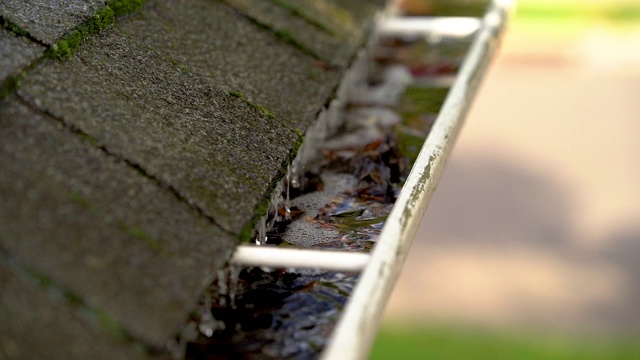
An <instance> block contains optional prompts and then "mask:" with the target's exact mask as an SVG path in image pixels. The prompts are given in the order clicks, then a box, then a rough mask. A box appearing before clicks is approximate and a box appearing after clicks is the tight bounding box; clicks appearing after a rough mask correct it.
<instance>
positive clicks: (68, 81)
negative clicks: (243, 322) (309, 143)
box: [0, 0, 380, 359]
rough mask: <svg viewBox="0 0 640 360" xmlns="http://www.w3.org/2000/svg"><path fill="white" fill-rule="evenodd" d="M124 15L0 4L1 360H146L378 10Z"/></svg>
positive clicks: (220, 259) (200, 285) (197, 0)
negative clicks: (0, 97) (18, 359)
mask: <svg viewBox="0 0 640 360" xmlns="http://www.w3.org/2000/svg"><path fill="white" fill-rule="evenodd" d="M138 3H140V1H136V0H131V1H125V0H113V1H108V2H105V1H95V0H94V1H85V0H77V1H76V0H73V1H49V0H47V1H32V2H23V1H13V0H1V1H0V20H1V21H0V24H2V25H3V26H2V27H0V55H1V56H0V85H1V90H2V91H0V95H2V96H3V99H1V100H0V167H1V171H0V280H1V281H0V358H5V357H6V358H9V359H12V358H45V357H46V358H64V359H67V358H118V359H122V358H140V357H145V356H149V355H151V354H158V353H159V352H162V351H163V350H164V347H165V344H166V343H167V341H168V340H169V339H171V338H172V337H173V336H175V335H176V334H177V333H178V332H179V331H180V328H181V326H182V324H183V323H184V321H185V319H186V318H187V316H188V314H189V312H190V311H191V310H192V309H193V307H194V306H195V303H196V301H197V299H198V295H199V294H200V293H201V292H202V291H203V289H204V288H205V287H206V286H207V285H208V284H210V283H211V282H212V280H214V277H215V274H216V270H217V269H220V268H221V267H222V266H224V264H225V262H226V261H227V260H228V259H229V257H230V255H231V253H232V251H233V248H234V246H235V244H237V242H238V241H241V240H247V239H248V236H249V235H250V234H251V233H252V230H253V227H254V225H255V221H256V219H257V218H258V217H259V216H260V215H261V212H263V211H264V204H265V202H266V201H267V199H268V196H269V194H270V193H271V191H272V190H273V188H274V185H275V183H276V182H277V181H278V180H279V179H280V178H281V177H282V176H283V174H284V171H285V167H286V165H287V164H288V162H289V161H290V160H291V159H292V158H293V156H294V155H295V153H296V151H297V148H298V146H299V144H300V141H301V140H302V133H303V132H304V131H305V130H306V129H307V128H308V126H309V125H310V124H311V123H312V122H313V121H314V120H315V118H316V115H317V114H318V113H319V112H320V111H321V109H322V108H323V107H324V106H325V104H326V103H328V101H330V100H331V98H332V96H334V92H335V89H336V86H337V84H338V81H339V79H340V77H341V75H342V74H343V73H344V71H345V69H346V67H347V65H348V64H349V62H350V60H351V59H352V58H353V56H354V55H355V53H356V52H357V50H358V48H359V47H360V46H361V45H362V44H363V42H364V40H365V39H366V33H367V29H368V26H369V24H370V20H371V18H372V16H373V14H374V12H375V10H376V9H377V7H378V6H379V5H380V4H379V3H380V1H378V2H377V3H376V4H374V3H373V2H370V1H365V0H357V1H337V0H316V1H310V2H309V3H308V4H305V5H301V3H299V2H296V1H284V0H269V1H267V0H260V1H258V0H255V1H252V0H246V1H245V0H229V1H225V2H220V1H205V0H190V1H186V0H184V1H179V0H166V1H160V0H158V1H148V2H145V3H144V6H142V8H140V9H139V10H136V11H134V12H133V13H131V14H127V15H123V10H122V9H129V8H135V7H136V5H138ZM105 14H106V15H105ZM109 14H110V15H109ZM114 14H115V15H119V16H118V17H115V18H110V17H109V16H113V15H114ZM105 16H106V17H105ZM98 17H101V18H98ZM114 20H115V22H114V23H113V24H111V23H110V21H114ZM79 29H80V30H79ZM62 45H64V47H63V46H62ZM62 48H64V51H60V49H62ZM67 56H69V57H67Z"/></svg>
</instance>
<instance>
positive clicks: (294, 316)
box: [167, 35, 472, 359]
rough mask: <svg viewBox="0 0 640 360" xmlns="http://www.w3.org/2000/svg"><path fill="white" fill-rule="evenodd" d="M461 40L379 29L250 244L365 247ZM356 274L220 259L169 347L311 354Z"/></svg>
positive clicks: (421, 135) (424, 128)
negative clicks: (215, 275) (384, 32)
mask: <svg viewBox="0 0 640 360" xmlns="http://www.w3.org/2000/svg"><path fill="white" fill-rule="evenodd" d="M471 40H472V37H470V36H467V37H458V38H449V37H431V36H430V37H425V36H424V35H412V36H408V35H403V36H399V35H394V36H384V35H380V36H378V39H377V41H376V43H375V45H374V46H370V50H369V52H368V58H367V59H366V60H365V62H366V65H365V68H366V71H364V72H363V74H362V75H361V76H359V78H358V79H356V80H354V81H353V82H352V83H351V84H349V86H348V89H347V91H346V96H345V97H344V98H345V99H344V100H342V104H343V105H340V106H339V111H337V112H334V114H333V115H331V117H332V119H331V120H330V121H328V123H329V124H328V125H326V126H325V128H324V129H323V130H322V131H321V132H324V133H328V136H324V135H323V136H321V137H320V139H317V140H319V141H314V142H317V144H311V145H309V144H305V145H303V147H302V149H301V150H300V151H301V154H299V156H298V159H297V161H296V162H294V164H293V165H292V166H291V168H290V169H289V172H288V175H287V176H286V178H285V179H283V181H282V183H281V184H280V186H279V188H278V189H276V192H275V193H274V194H275V196H274V198H273V200H272V203H271V206H270V208H269V210H268V212H267V216H266V217H265V218H264V219H263V220H262V221H261V223H260V225H259V226H258V229H257V231H256V244H257V245H261V246H279V247H298V248H300V247H303V248H315V249H326V250H332V251H361V252H369V251H371V249H372V248H373V247H374V246H375V243H376V240H377V237H378V235H379V233H380V231H381V229H382V226H383V225H384V221H385V219H386V217H387V215H388V214H389V213H390V211H391V208H392V207H393V203H394V202H395V199H396V198H397V196H398V194H399V192H400V190H401V188H402V184H403V182H404V180H405V179H406V177H407V176H408V174H409V170H410V169H411V167H412V165H413V162H414V161H415V159H416V157H417V155H418V152H419V151H420V149H421V147H422V144H423V143H424V140H425V139H426V137H427V135H428V132H429V130H430V128H431V126H432V125H433V122H434V121H435V119H436V116H437V113H438V111H439V109H440V107H441V106H442V103H443V101H444V99H445V97H446V95H447V92H448V89H449V86H451V80H452V79H453V78H454V77H455V74H456V72H457V71H458V69H459V67H460V64H461V63H462V60H463V58H464V56H465V55H466V52H467V50H468V48H469V46H470V44H471ZM336 118H337V119H336ZM336 120H337V121H336ZM321 126H322V124H321ZM309 138H310V137H309V136H307V139H309ZM307 141H308V140H307ZM307 145H309V146H307ZM357 281H358V274H356V273H340V272H331V271H321V270H309V269H270V268H264V267H262V268H258V267H246V268H240V267H237V266H229V267H227V268H226V269H224V270H222V271H220V272H219V274H218V279H217V281H215V282H214V283H213V284H212V285H211V286H210V288H209V290H208V291H207V292H206V293H205V294H204V295H203V297H202V299H201V301H200V304H199V309H198V310H197V311H196V312H194V313H193V314H192V316H191V318H190V319H189V321H188V323H187V324H186V326H185V327H184V328H183V330H182V333H181V334H180V336H179V337H178V338H177V339H175V341H172V342H170V343H169V344H168V346H167V349H168V352H169V354H170V356H171V357H173V358H178V359H180V358H186V359H219V358H223V359H224V358H250V359H281V358H288V359H308V358H316V357H318V356H319V354H320V352H321V351H322V350H323V348H324V346H325V345H326V343H327V341H328V339H329V337H330V334H331V332H332V330H333V327H334V325H335V324H336V322H337V321H338V319H339V317H340V316H341V312H342V309H343V307H344V306H345V304H346V302H347V299H348V297H349V295H350V293H351V291H352V290H353V288H354V287H355V285H356V283H357Z"/></svg>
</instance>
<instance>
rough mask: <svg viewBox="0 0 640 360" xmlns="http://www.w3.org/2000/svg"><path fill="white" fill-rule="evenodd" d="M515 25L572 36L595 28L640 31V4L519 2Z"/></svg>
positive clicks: (620, 0)
mask: <svg viewBox="0 0 640 360" xmlns="http://www.w3.org/2000/svg"><path fill="white" fill-rule="evenodd" d="M514 23H515V24H514V25H515V26H517V27H519V28H521V29H522V28H524V29H525V30H532V31H535V32H541V33H542V34H541V35H549V34H550V33H551V34H553V33H555V34H558V33H566V32H568V33H569V34H564V35H571V34H576V33H580V32H583V31H584V30H586V29H590V28H593V27H606V28H609V29H613V30H619V31H629V30H632V31H637V30H638V29H639V28H640V1H632V0H608V1H604V0H601V1H591V2H585V1H578V0H556V1H552V0H516V16H515V21H514Z"/></svg>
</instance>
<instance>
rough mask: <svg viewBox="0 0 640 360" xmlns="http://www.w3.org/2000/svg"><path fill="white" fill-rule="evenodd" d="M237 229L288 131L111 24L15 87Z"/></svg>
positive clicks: (284, 154) (277, 161)
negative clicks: (71, 54) (68, 56)
mask: <svg viewBox="0 0 640 360" xmlns="http://www.w3.org/2000/svg"><path fill="white" fill-rule="evenodd" d="M18 93H19V94H20V95H21V96H24V97H25V98H27V99H28V100H29V102H31V103H32V104H34V105H35V106H37V107H39V108H41V109H43V110H45V111H47V112H49V113H51V114H54V115H55V116H56V117H59V118H61V119H63V120H64V121H65V122H67V123H68V124H70V125H72V126H74V127H77V128H78V129H80V130H81V131H82V132H84V133H86V134H88V135H89V136H91V137H93V138H94V139H96V142H97V144H99V145H100V146H104V147H105V148H106V149H107V151H109V152H110V153H113V154H116V155H117V156H119V157H122V158H124V159H127V160H128V161H130V162H131V163H132V164H135V166H139V167H140V168H141V169H142V170H143V171H144V172H146V173H148V174H149V175H150V176H152V177H154V178H157V179H159V181H160V182H161V183H163V184H166V185H167V186H169V187H171V188H172V189H175V191H176V192H178V193H179V194H180V196H182V197H183V198H184V199H186V201H188V202H189V203H191V204H194V205H195V206H197V207H198V208H199V209H201V210H202V211H203V212H204V213H205V214H207V215H208V216H210V217H212V218H213V219H214V220H215V221H216V222H217V223H218V224H220V226H222V228H224V229H225V230H227V231H229V232H231V233H234V234H239V233H240V231H241V230H242V228H243V227H244V226H245V225H247V223H248V222H249V220H250V219H251V218H252V217H253V213H254V211H255V208H256V206H257V205H258V204H259V203H260V202H261V201H262V198H263V197H264V196H265V194H267V193H268V192H269V189H270V186H271V184H273V183H274V182H275V180H276V177H277V176H278V174H280V173H281V172H282V171H283V170H282V168H283V165H284V163H285V161H286V160H287V159H288V157H289V154H290V151H291V147H292V146H293V145H294V144H295V142H296V140H297V136H296V134H295V133H293V132H292V131H290V130H288V129H286V128H285V127H284V126H282V125H281V124H279V123H278V122H276V121H274V120H273V119H270V118H269V117H267V116H266V115H264V114H262V113H260V112H259V111H257V110H255V109H254V108H252V107H251V106H249V105H247V104H245V103H244V102H243V101H241V100H239V99H237V98H235V97H233V96H231V95H228V94H227V93H225V92H224V91H222V90H221V89H220V88H219V87H217V86H215V85H212V84H211V83H209V82H207V81H206V80H203V79H201V78H198V77H196V76H194V75H192V74H191V73H188V72H186V71H184V70H183V69H181V68H180V67H179V66H176V65H173V64H172V63H171V62H170V61H169V60H168V59H166V58H164V57H162V56H160V55H159V54H158V53H157V52H156V51H155V50H153V49H151V48H148V47H146V46H145V45H140V44H138V43H136V42H134V41H132V40H130V39H129V37H128V36H126V35H124V34H122V33H121V32H119V31H117V30H115V29H113V28H112V29H110V30H107V31H105V32H103V33H101V34H99V35H97V36H95V37H93V38H92V39H91V40H90V41H88V43H87V46H85V47H83V48H82V49H81V50H80V51H79V52H78V53H77V54H76V55H75V56H74V57H73V58H71V59H69V60H68V61H64V62H61V63H60V62H55V61H48V62H46V63H44V64H42V66H41V67H40V68H38V69H36V70H34V71H33V72H31V73H30V74H29V75H28V76H27V77H26V78H25V79H24V80H23V83H22V86H21V88H20V89H19V90H18Z"/></svg>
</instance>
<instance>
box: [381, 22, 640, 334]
mask: <svg viewBox="0 0 640 360" xmlns="http://www.w3.org/2000/svg"><path fill="white" fill-rule="evenodd" d="M639 135H640V27H638V28H637V30H636V31H628V30H627V31H625V32H619V31H615V30H612V29H608V28H593V29H590V30H587V31H583V32H581V33H580V34H579V35H576V36H562V37H561V36H558V37H549V36H546V37H545V36H543V37H539V36H536V34H535V33H532V32H531V31H520V30H519V29H518V28H517V27H514V28H512V29H510V31H509V32H508V34H507V37H506V39H505V42H504V43H503V46H502V49H501V51H500V54H499V55H498V58H497V59H496V61H495V62H494V64H493V66H492V68H491V69H490V70H489V72H488V74H487V76H486V78H485V80H484V83H483V86H482V88H481V89H480V92H479V94H478V96H477V98H476V101H475V103H474V106H473V108H472V110H471V112H470V114H469V115H468V117H467V123H466V125H465V127H464V129H463V130H462V133H461V136H460V138H459V139H458V143H457V145H456V148H455V150H454V152H453V155H452V157H451V159H450V161H449V164H448V166H447V169H446V171H445V173H444V175H443V177H442V179H441V181H440V185H439V187H438V190H437V191H436V193H435V195H434V197H433V200H432V202H431V204H430V206H429V209H428V210H427V213H426V216H425V219H424V220H423V223H422V226H421V229H420V230H419V232H418V235H417V237H416V240H415V242H414V245H413V248H412V250H411V252H410V254H409V258H408V259H407V263H406V264H405V268H404V270H403V273H402V276H401V278H400V280H399V282H398V283H397V285H396V290H395V292H394V294H393V296H392V299H391V300H390V303H389V305H388V307H387V312H386V317H385V321H386V322H387V323H398V322H402V321H411V322H414V323H415V321H416V318H419V319H422V320H423V321H428V320H431V321H436V322H438V323H442V322H446V323H450V322H454V323H462V324H475V325H482V326H486V325H490V326H498V327H508V328H510V327H515V328H537V329H540V330H554V331H569V332H571V333H592V334H593V333H595V334H600V335H608V334H609V335H614V334H621V333H625V334H629V333H638V334H640V160H638V156H640V141H638V140H637V139H636V137H637V136H639Z"/></svg>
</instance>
